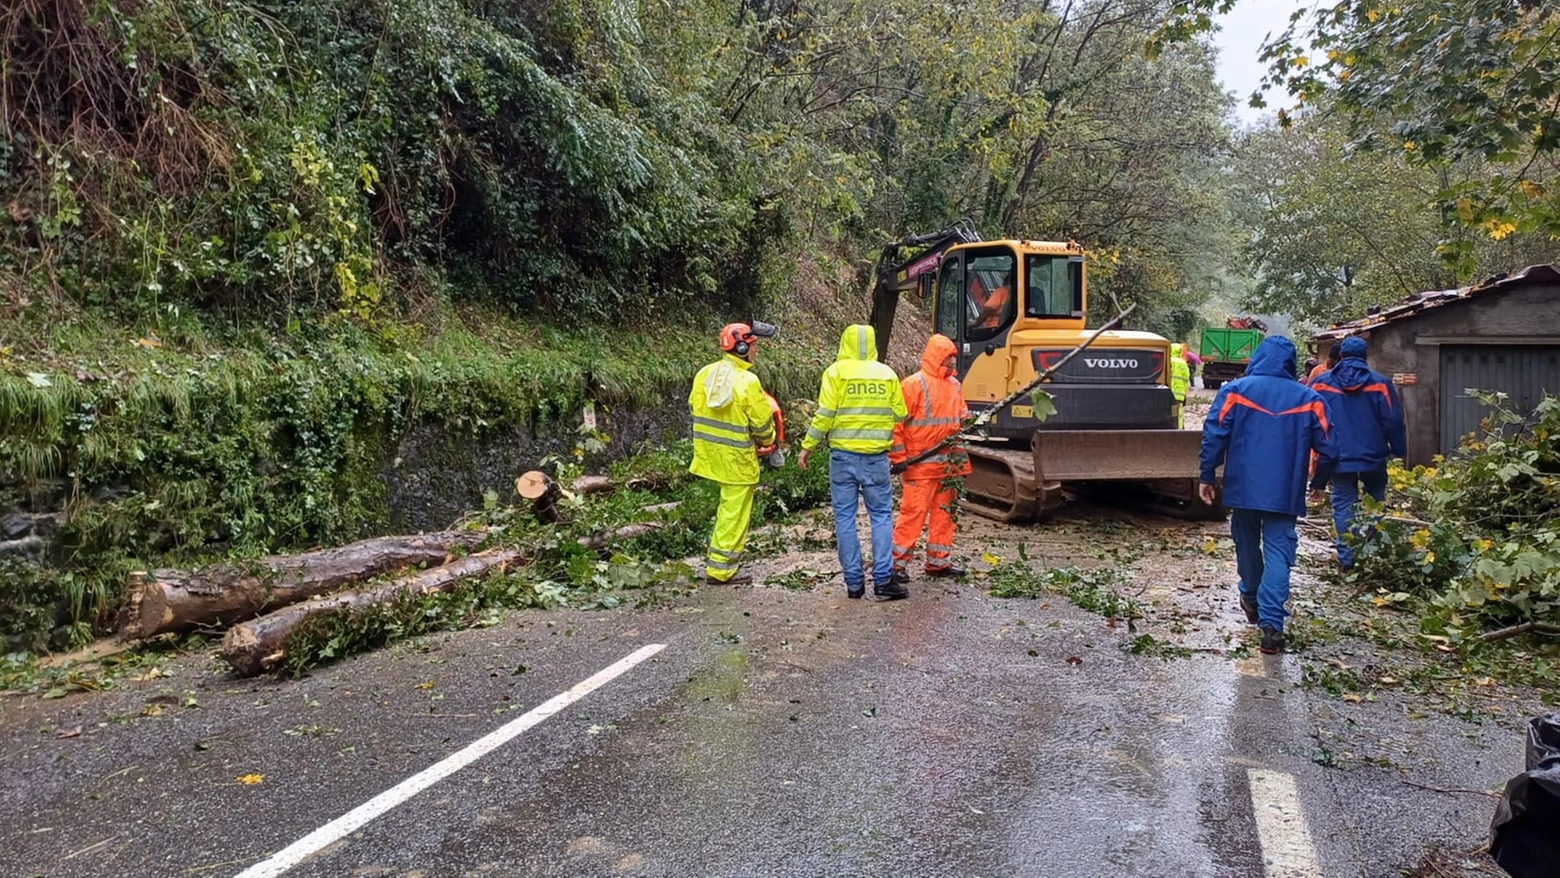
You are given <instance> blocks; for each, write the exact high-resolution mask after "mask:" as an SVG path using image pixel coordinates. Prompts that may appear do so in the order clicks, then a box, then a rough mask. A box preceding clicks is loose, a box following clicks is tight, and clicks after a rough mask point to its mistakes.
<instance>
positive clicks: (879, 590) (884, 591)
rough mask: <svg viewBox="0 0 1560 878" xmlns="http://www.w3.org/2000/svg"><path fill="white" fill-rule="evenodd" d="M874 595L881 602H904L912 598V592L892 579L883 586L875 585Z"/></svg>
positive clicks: (873, 587) (873, 588)
mask: <svg viewBox="0 0 1560 878" xmlns="http://www.w3.org/2000/svg"><path fill="white" fill-rule="evenodd" d="M872 594H873V595H875V596H876V597H877V599H878V600H880V601H902V600H904V599H905V598H907V597H909V596H910V590H909V589H907V588H905V587H904V586H902V585H900V584H899V583H897V582H895V581H894V580H893V579H892V578H890V579H889V581H888V582H885V583H883V584H882V585H873V586H872Z"/></svg>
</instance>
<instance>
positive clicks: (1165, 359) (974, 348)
mask: <svg viewBox="0 0 1560 878" xmlns="http://www.w3.org/2000/svg"><path fill="white" fill-rule="evenodd" d="M907 292H918V293H919V295H920V296H921V298H922V300H923V302H927V301H929V302H930V303H931V306H932V307H931V311H932V321H933V327H934V329H935V331H937V332H939V333H941V334H943V335H945V336H947V337H948V338H950V339H952V340H953V342H954V345H955V346H956V347H957V348H958V351H959V365H958V375H959V378H960V380H961V381H963V383H964V398H965V399H966V400H967V401H968V403H969V406H970V410H971V411H972V412H974V413H976V414H979V413H980V412H981V411H982V410H983V409H987V408H991V407H993V406H995V405H996V404H997V403H998V401H999V400H1002V399H1003V398H1004V397H1006V396H1008V395H1009V394H1010V393H1011V392H1012V391H1014V390H1017V389H1019V388H1022V387H1024V386H1025V385H1026V384H1029V383H1031V382H1033V381H1034V380H1035V378H1036V377H1038V376H1039V375H1040V372H1041V370H1043V369H1047V368H1051V367H1053V366H1056V365H1057V364H1058V363H1061V361H1062V360H1063V358H1064V357H1066V355H1067V354H1068V353H1069V352H1070V351H1071V350H1072V349H1073V348H1074V347H1076V346H1078V345H1079V344H1080V343H1082V342H1084V340H1085V339H1087V338H1088V337H1089V335H1090V333H1089V331H1088V330H1086V329H1085V323H1086V316H1087V314H1088V290H1087V280H1086V277H1085V272H1084V253H1083V249H1082V248H1081V247H1080V246H1078V244H1077V243H1076V242H1072V241H1068V242H1064V243H1063V242H1055V241H1028V240H1001V241H985V240H982V239H981V237H980V234H979V232H977V231H976V229H975V227H974V226H973V225H972V224H971V223H970V222H969V221H968V220H962V221H960V222H958V223H956V224H954V225H952V226H949V227H948V228H945V229H940V230H938V231H936V232H931V233H928V234H924V235H913V236H910V237H908V238H905V239H903V240H900V241H894V242H891V243H889V244H887V245H885V246H884V248H883V252H882V255H881V257H880V258H879V260H878V265H877V280H876V285H875V287H874V289H873V294H872V317H871V322H872V325H873V327H874V329H875V331H876V333H877V343H878V358H879V359H880V360H883V361H885V362H886V361H887V359H888V350H889V338H890V334H891V332H892V329H893V323H894V313H895V311H896V309H897V307H898V303H899V297H900V296H901V295H903V294H904V293H907ZM1169 362H1170V342H1169V341H1167V340H1166V339H1164V338H1163V337H1161V336H1158V335H1154V334H1153V333H1149V332H1129V331H1118V330H1110V331H1106V332H1103V333H1100V334H1099V337H1098V338H1096V339H1095V340H1094V341H1093V342H1091V343H1089V345H1088V347H1087V348H1086V349H1085V350H1084V351H1083V352H1082V353H1081V354H1079V355H1077V356H1074V357H1072V359H1070V360H1067V361H1066V362H1065V363H1062V364H1061V365H1060V367H1059V368H1057V369H1056V371H1055V372H1054V374H1052V375H1051V377H1050V378H1048V379H1046V381H1044V382H1043V383H1042V386H1043V387H1044V389H1045V392H1046V394H1047V395H1048V396H1049V397H1050V400H1051V403H1052V404H1053V405H1054V407H1055V411H1054V413H1049V415H1048V416H1047V412H1046V411H1042V412H1040V413H1039V417H1037V413H1036V411H1035V400H1033V399H1032V398H1030V397H1029V396H1027V395H1026V396H1020V397H1019V398H1018V399H1017V400H1016V401H1015V402H1014V403H1013V404H1012V405H1010V406H1009V407H1008V408H1006V409H1003V410H1001V411H998V412H995V413H994V416H993V417H992V418H991V419H990V420H989V422H988V425H987V427H986V429H985V430H984V431H983V433H982V435H981V436H980V437H971V439H972V441H969V442H967V443H966V446H965V447H966V449H967V450H968V452H969V456H970V463H971V466H972V467H973V471H972V472H971V473H970V475H969V476H968V477H967V478H966V479H965V492H966V498H965V503H964V505H965V506H966V508H969V509H971V510H972V511H974V512H978V513H980V514H982V515H985V516H987V517H990V518H995V519H997V520H999V521H1009V522H1025V521H1041V520H1044V519H1045V518H1047V517H1048V516H1049V515H1050V514H1051V513H1053V512H1054V511H1055V510H1056V509H1057V508H1058V507H1059V506H1061V504H1062V502H1063V499H1064V494H1063V487H1062V486H1063V485H1064V484H1068V485H1070V486H1076V487H1078V488H1087V487H1092V488H1095V489H1104V490H1107V491H1109V492H1110V493H1113V494H1120V495H1131V496H1134V497H1138V498H1140V499H1144V500H1146V501H1147V502H1148V503H1149V504H1150V505H1151V506H1152V507H1153V508H1155V509H1157V510H1159V511H1163V512H1167V513H1169V514H1172V515H1177V516H1180V517H1186V518H1219V517H1222V516H1223V515H1224V514H1225V512H1226V510H1225V509H1224V508H1223V506H1222V505H1218V504H1215V505H1214V506H1208V505H1206V504H1204V503H1202V502H1201V501H1199V500H1198V499H1197V476H1198V450H1199V448H1200V446H1201V441H1202V433H1201V432H1200V431H1197V430H1184V429H1180V427H1181V425H1180V424H1177V423H1176V406H1175V400H1174V397H1173V396H1172V395H1171V392H1170V387H1169ZM1046 408H1047V409H1048V408H1049V407H1046ZM1128 483H1131V484H1128Z"/></svg>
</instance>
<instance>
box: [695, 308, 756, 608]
mask: <svg viewBox="0 0 1560 878" xmlns="http://www.w3.org/2000/svg"><path fill="white" fill-rule="evenodd" d="M774 334H775V328H774V327H773V326H770V325H769V324H767V323H761V322H758V321H754V322H753V323H751V324H747V323H731V324H727V325H726V326H725V327H724V328H723V329H721V331H720V349H721V350H722V351H724V353H723V354H722V355H721V358H720V359H719V360H716V361H715V362H713V363H711V364H709V365H708V366H705V367H704V368H703V369H700V370H699V374H698V375H697V376H695V377H694V379H693V389H692V390H691V391H690V392H689V393H688V406H689V408H691V409H692V410H693V463H692V464H690V465H689V466H688V471H689V472H691V473H693V474H694V475H696V476H699V477H700V478H705V479H709V480H710V481H712V482H717V483H719V485H720V507H719V508H718V509H717V510H716V512H715V528H714V530H713V531H712V532H711V533H710V543H709V549H708V551H707V552H706V554H705V558H704V581H705V582H706V583H708V584H710V585H716V584H720V583H745V582H752V581H753V577H752V575H751V574H749V573H747V572H745V571H743V570H742V550H743V549H744V548H746V547H747V536H748V520H749V519H750V518H751V517H752V515H753V491H754V489H755V488H757V487H758V473H759V466H758V449H759V447H760V446H768V445H773V444H774V442H775V435H776V424H775V420H774V416H773V414H772V413H771V411H770V408H769V399H768V397H766V396H765V395H764V387H763V385H762V384H760V383H759V380H758V376H757V375H754V374H753V372H752V371H751V370H752V368H753V361H754V359H755V358H756V357H757V354H758V340H759V339H760V338H771V337H773V336H774Z"/></svg>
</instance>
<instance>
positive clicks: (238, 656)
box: [222, 549, 522, 677]
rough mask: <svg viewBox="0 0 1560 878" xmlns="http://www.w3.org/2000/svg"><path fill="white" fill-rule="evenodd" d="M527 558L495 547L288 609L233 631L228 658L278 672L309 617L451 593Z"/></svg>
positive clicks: (243, 672)
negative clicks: (292, 637)
mask: <svg viewBox="0 0 1560 878" xmlns="http://www.w3.org/2000/svg"><path fill="white" fill-rule="evenodd" d="M521 556H522V553H521V552H520V550H518V549H492V550H489V551H486V552H479V553H477V554H475V555H468V556H466V557H464V558H460V559H457V560H455V561H451V562H449V563H448V564H443V565H440V566H438V567H431V568H429V569H427V570H422V571H419V572H417V573H413V574H411V575H409V576H403V577H400V578H398V579H395V580H392V581H390V582H387V583H385V584H383V585H379V586H375V587H374V588H367V589H363V590H362V591H349V592H341V593H338V594H334V595H330V596H329V597H325V598H321V599H319V600H313V601H305V602H304V603H301V604H293V605H292V606H290V607H283V608H282V609H280V610H277V611H275V612H273V613H267V614H266V615H264V616H261V617H260V618H258V619H251V620H250V621H248V622H245V623H243V624H241V625H235V626H233V627H232V628H229V629H228V632H227V635H226V636H224V637H223V638H222V658H223V659H225V660H226V661H227V663H228V664H229V665H230V666H231V667H232V668H233V670H234V672H235V673H237V674H239V675H240V676H244V677H251V676H254V675H255V674H258V673H260V672H262V671H267V670H271V669H273V668H275V667H276V665H277V664H278V663H279V662H281V660H282V659H283V658H285V657H286V656H287V649H286V647H287V638H288V636H289V635H291V634H292V632H293V630H294V629H296V628H297V627H298V625H299V624H300V623H302V622H303V621H305V620H307V619H313V618H316V617H319V616H326V615H330V614H332V613H341V612H346V611H349V610H353V609H356V608H359V607H367V606H373V605H375V604H384V603H389V602H390V601H393V600H396V599H397V598H401V597H411V596H416V595H425V594H432V593H433V592H438V591H448V590H450V589H451V588H454V587H455V586H456V585H457V584H459V583H460V581H461V580H463V579H465V578H467V577H470V576H476V575H478V574H481V573H486V572H487V571H489V570H493V569H495V568H497V569H503V568H504V567H505V566H506V565H508V564H512V563H514V562H515V561H518V560H520V558H521Z"/></svg>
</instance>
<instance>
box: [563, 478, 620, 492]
mask: <svg viewBox="0 0 1560 878" xmlns="http://www.w3.org/2000/svg"><path fill="white" fill-rule="evenodd" d="M570 487H572V488H573V490H574V493H576V494H610V493H612V491H613V489H614V488H616V487H617V486H616V485H614V484H612V480H611V479H609V478H607V477H606V476H580V477H579V478H577V479H575V480H574V484H573V485H571V486H570Z"/></svg>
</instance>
